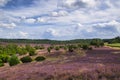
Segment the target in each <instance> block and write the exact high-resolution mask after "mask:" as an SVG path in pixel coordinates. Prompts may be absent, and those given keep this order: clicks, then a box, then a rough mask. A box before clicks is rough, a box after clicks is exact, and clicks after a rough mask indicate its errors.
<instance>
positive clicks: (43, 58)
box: [35, 56, 46, 61]
mask: <svg viewBox="0 0 120 80" xmlns="http://www.w3.org/2000/svg"><path fill="white" fill-rule="evenodd" d="M45 59H46V58H45V57H44V56H38V57H36V58H35V60H36V61H44V60H45Z"/></svg>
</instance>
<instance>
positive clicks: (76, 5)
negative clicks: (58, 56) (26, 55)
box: [0, 0, 120, 40]
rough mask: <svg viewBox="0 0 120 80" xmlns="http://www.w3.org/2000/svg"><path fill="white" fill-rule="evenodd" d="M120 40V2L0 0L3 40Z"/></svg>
mask: <svg viewBox="0 0 120 80" xmlns="http://www.w3.org/2000/svg"><path fill="white" fill-rule="evenodd" d="M116 36H120V0H0V38H28V39H56V40H68V39H81V38H113V37H116Z"/></svg>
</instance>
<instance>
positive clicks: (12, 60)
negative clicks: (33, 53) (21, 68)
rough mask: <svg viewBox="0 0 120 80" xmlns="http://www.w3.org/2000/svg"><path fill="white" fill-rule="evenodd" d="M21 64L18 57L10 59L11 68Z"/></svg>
mask: <svg viewBox="0 0 120 80" xmlns="http://www.w3.org/2000/svg"><path fill="white" fill-rule="evenodd" d="M19 63H20V61H19V59H18V57H17V56H15V55H13V56H11V57H10V60H9V65H10V66H14V65H17V64H19Z"/></svg>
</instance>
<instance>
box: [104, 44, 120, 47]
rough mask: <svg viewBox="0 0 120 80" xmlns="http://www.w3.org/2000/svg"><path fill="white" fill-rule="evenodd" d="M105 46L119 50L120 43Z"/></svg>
mask: <svg viewBox="0 0 120 80" xmlns="http://www.w3.org/2000/svg"><path fill="white" fill-rule="evenodd" d="M106 46H110V47H117V48H120V43H113V44H106Z"/></svg>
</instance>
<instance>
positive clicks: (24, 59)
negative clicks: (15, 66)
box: [20, 56, 32, 63]
mask: <svg viewBox="0 0 120 80" xmlns="http://www.w3.org/2000/svg"><path fill="white" fill-rule="evenodd" d="M20 60H21V61H22V62H23V63H28V62H32V58H31V57H30V56H25V57H22V58H21V59H20Z"/></svg>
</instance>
